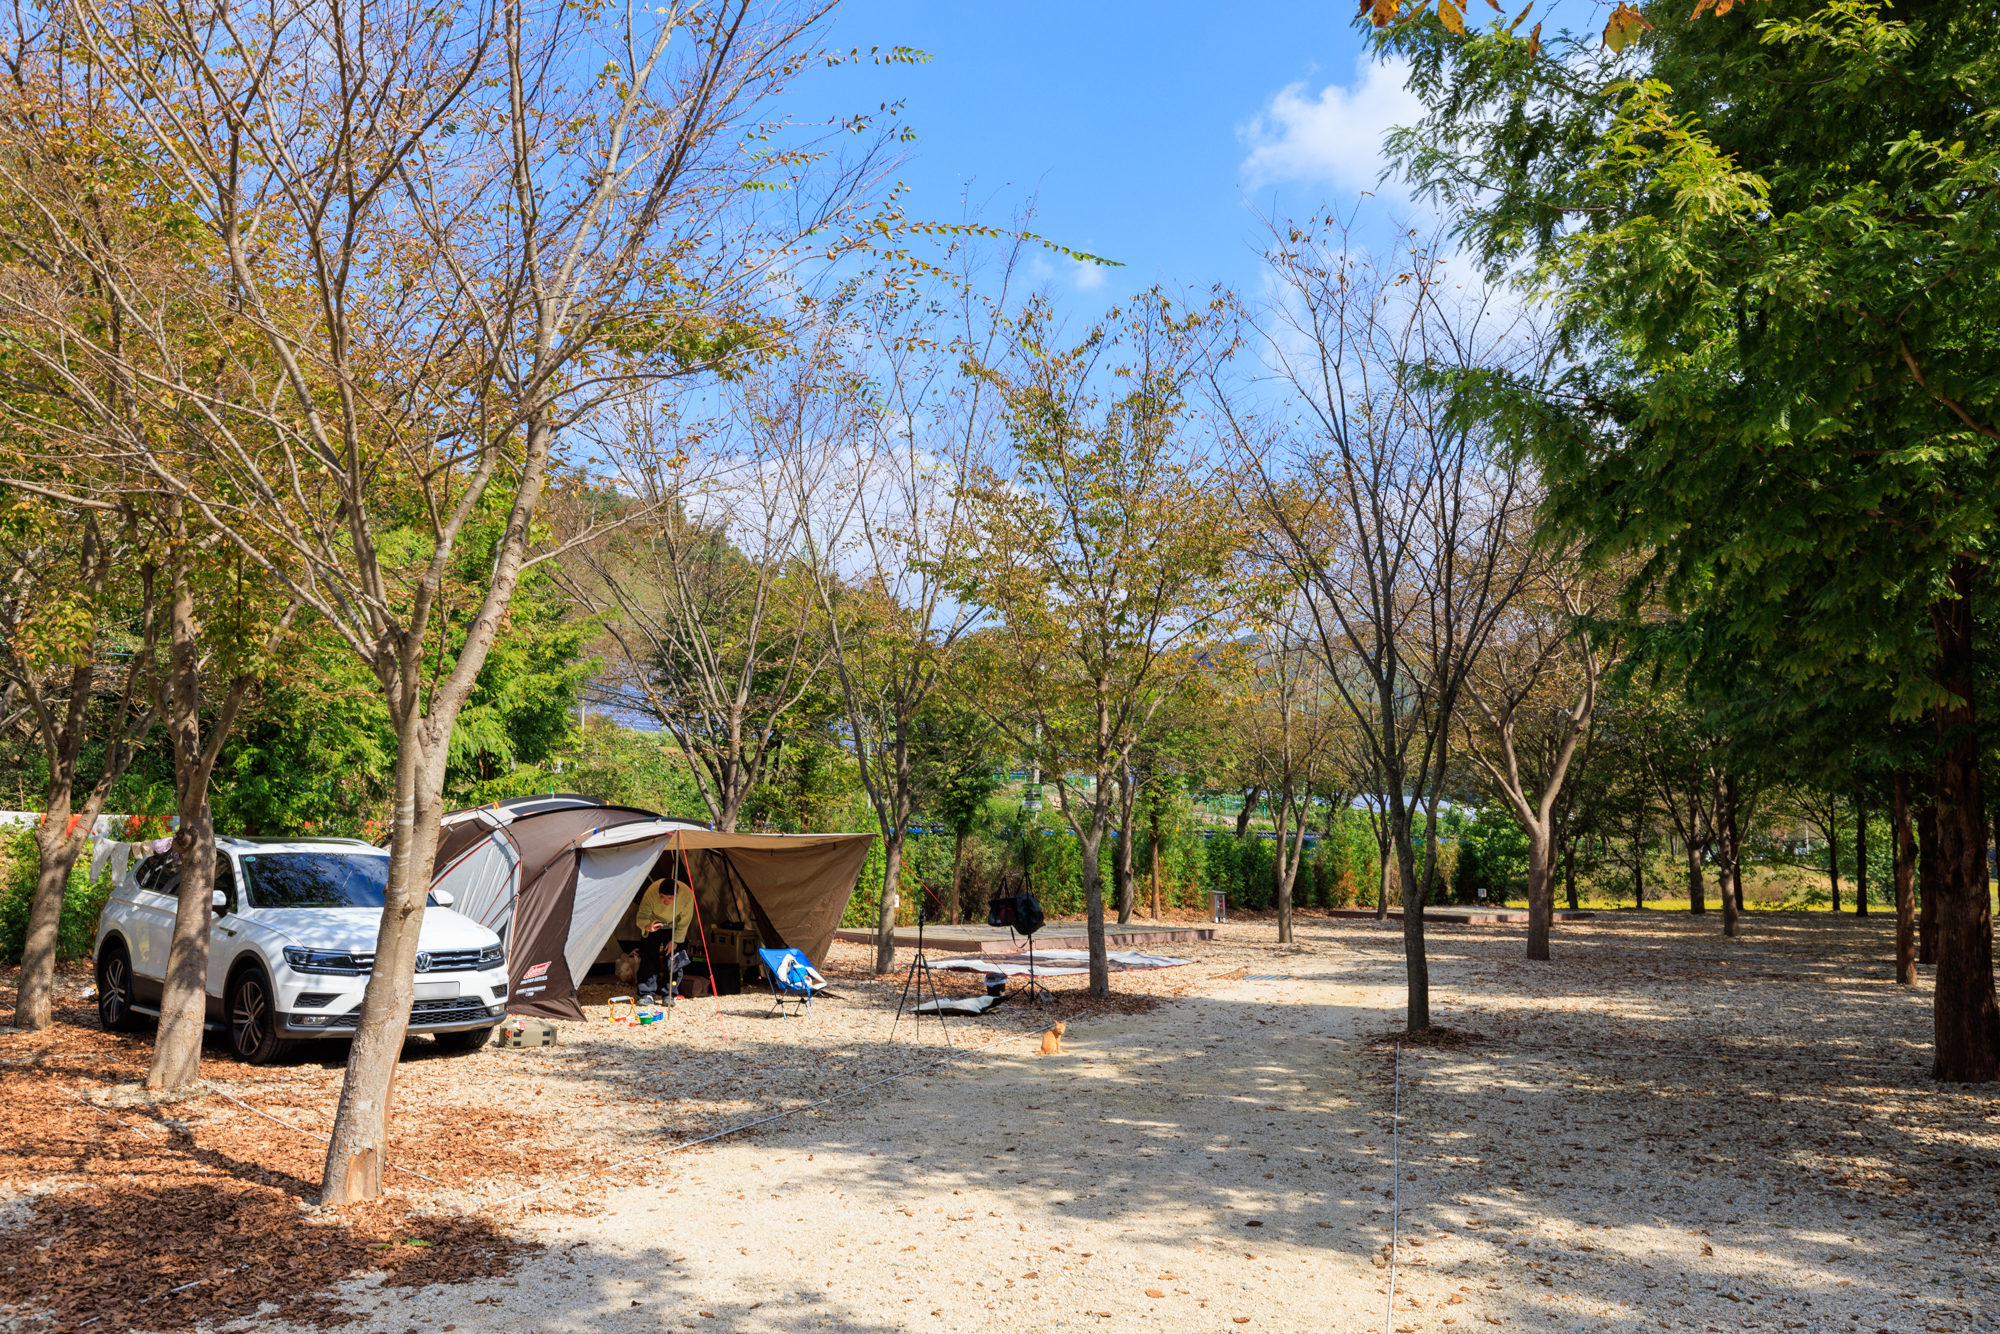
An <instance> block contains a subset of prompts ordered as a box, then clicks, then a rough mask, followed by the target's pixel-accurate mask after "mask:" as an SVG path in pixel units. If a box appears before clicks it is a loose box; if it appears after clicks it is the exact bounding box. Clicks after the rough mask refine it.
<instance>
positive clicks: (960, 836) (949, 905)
mask: <svg viewBox="0 0 2000 1334" xmlns="http://www.w3.org/2000/svg"><path fill="white" fill-rule="evenodd" d="M964 874H965V831H964V830H963V829H960V830H957V831H954V833H953V834H952V839H951V892H950V894H949V895H948V896H947V897H946V899H945V904H944V915H945V920H946V921H947V922H949V923H951V925H953V926H957V925H958V923H959V921H960V917H959V906H958V887H959V882H960V879H961V877H963V876H964Z"/></svg>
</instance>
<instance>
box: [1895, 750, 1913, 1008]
mask: <svg viewBox="0 0 2000 1334" xmlns="http://www.w3.org/2000/svg"><path fill="white" fill-rule="evenodd" d="M1894 817H1895V820H1894V830H1893V837H1894V839H1895V848H1896V981H1898V982H1899V983H1901V984H1903V985H1904V986H1909V985H1911V984H1912V983H1914V982H1915V981H1916V980H1917V921H1916V917H1917V911H1916V910H1917V902H1916V901H1917V894H1916V885H1915V881H1916V872H1917V867H1916V861H1917V845H1916V840H1915V839H1913V838H1911V837H1910V776H1909V775H1908V774H1903V773H1899V774H1897V775H1896V805H1895V810H1894Z"/></svg>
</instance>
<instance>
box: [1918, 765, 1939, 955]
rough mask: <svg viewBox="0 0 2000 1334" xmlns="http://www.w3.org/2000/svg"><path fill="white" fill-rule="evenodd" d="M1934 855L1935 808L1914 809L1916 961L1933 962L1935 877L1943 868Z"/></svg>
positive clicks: (1935, 842) (1935, 911)
mask: <svg viewBox="0 0 2000 1334" xmlns="http://www.w3.org/2000/svg"><path fill="white" fill-rule="evenodd" d="M1943 864H1944V863H1943V862H1942V860H1940V858H1939V856H1938V827H1937V807H1936V806H1929V805H1926V806H1919V807H1918V808H1917V885H1918V895H1919V897H1918V900H1917V962H1918V963H1920V964H1923V965H1924V966H1925V967H1929V966H1930V965H1932V964H1934V963H1936V962H1937V927H1938V916H1937V901H1938V890H1937V878H1938V872H1939V870H1940V868H1942V866H1943Z"/></svg>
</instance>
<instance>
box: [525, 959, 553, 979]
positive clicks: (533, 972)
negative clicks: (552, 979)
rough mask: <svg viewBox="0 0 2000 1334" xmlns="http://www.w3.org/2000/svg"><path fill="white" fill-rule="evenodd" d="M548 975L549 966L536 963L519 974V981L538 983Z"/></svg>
mask: <svg viewBox="0 0 2000 1334" xmlns="http://www.w3.org/2000/svg"><path fill="white" fill-rule="evenodd" d="M548 975H549V966H548V965H547V964H545V963H538V964H536V965H535V966H534V967H532V968H530V969H529V970H528V971H527V972H525V973H523V974H521V980H522V981H523V982H539V981H541V980H542V979H543V978H545V977H547V976H548Z"/></svg>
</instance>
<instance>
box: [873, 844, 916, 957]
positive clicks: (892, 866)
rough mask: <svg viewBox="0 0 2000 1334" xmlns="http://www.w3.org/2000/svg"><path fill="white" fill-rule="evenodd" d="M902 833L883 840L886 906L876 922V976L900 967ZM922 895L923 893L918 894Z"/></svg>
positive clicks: (877, 915) (883, 882)
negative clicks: (898, 921)
mask: <svg viewBox="0 0 2000 1334" xmlns="http://www.w3.org/2000/svg"><path fill="white" fill-rule="evenodd" d="M902 872H903V839H902V831H900V830H898V831H896V833H895V834H894V835H893V836H890V837H885V838H884V839H883V840H882V902H881V903H880V905H878V910H877V912H876V918H875V973H876V976H878V977H879V976H881V975H882V974H883V973H886V972H888V971H890V970H891V969H893V968H894V967H895V966H896V908H897V906H898V900H899V899H900V898H901V897H902V888H903V874H902ZM918 892H919V893H921V892H922V891H918Z"/></svg>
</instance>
